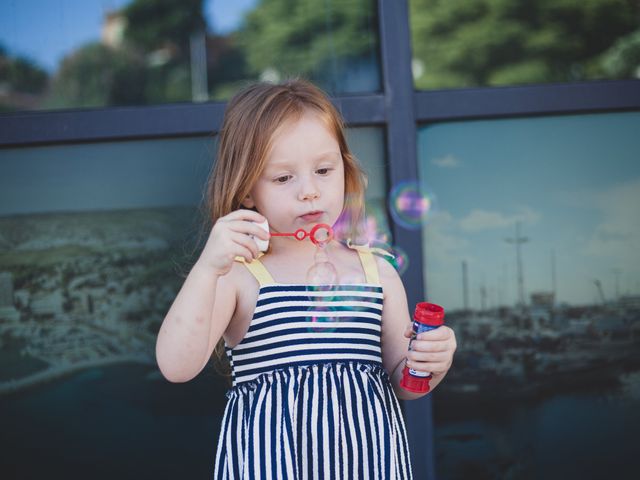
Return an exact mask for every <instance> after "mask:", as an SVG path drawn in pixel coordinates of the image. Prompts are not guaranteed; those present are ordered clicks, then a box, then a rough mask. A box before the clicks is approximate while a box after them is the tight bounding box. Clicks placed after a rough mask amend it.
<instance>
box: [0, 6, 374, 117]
mask: <svg viewBox="0 0 640 480" xmlns="http://www.w3.org/2000/svg"><path fill="white" fill-rule="evenodd" d="M378 69H379V62H378V39H377V19H376V2H375V0H346V1H337V0H327V1H324V2H317V1H313V0H300V1H296V2H289V1H287V0H238V1H230V2H227V1H224V2H222V1H217V0H187V1H185V0H113V1H109V2H104V1H102V0H87V1H83V2H74V1H71V0H56V1H45V0H26V1H24V2H2V3H0V110H4V111H16V110H30V109H61V108H75V107H103V106H110V105H149V104H160V103H170V102H191V101H193V102H202V101H207V100H216V101H224V100H226V99H228V98H230V97H231V95H232V94H233V93H234V92H235V91H236V90H237V89H238V88H239V87H240V86H241V85H242V84H243V82H246V81H252V80H259V79H261V80H274V81H277V80H280V79H282V78H284V77H286V76H290V75H298V74H299V75H303V76H305V77H307V78H309V79H311V80H312V81H314V82H316V83H317V84H318V85H319V86H321V87H322V88H324V89H325V90H327V91H328V92H329V93H330V94H331V95H340V94H345V93H355V92H373V91H378V90H380V75H379V72H378Z"/></svg>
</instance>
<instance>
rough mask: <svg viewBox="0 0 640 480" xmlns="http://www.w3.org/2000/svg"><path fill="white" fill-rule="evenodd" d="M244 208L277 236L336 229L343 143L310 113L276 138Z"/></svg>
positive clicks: (341, 191)
mask: <svg viewBox="0 0 640 480" xmlns="http://www.w3.org/2000/svg"><path fill="white" fill-rule="evenodd" d="M243 205H244V206H245V207H247V208H253V207H256V210H258V212H259V213H260V214H262V215H264V216H265V217H266V218H267V220H269V227H270V229H271V231H273V232H295V231H296V230H297V229H299V228H304V229H305V230H307V231H309V230H310V229H311V228H312V227H313V225H316V224H318V223H327V224H329V225H332V226H333V224H334V223H335V222H336V220H337V219H338V217H339V216H340V213H341V212H342V208H343V205H344V165H343V161H342V155H341V154H340V147H339V145H338V142H337V141H336V139H335V138H334V136H333V135H332V133H331V132H330V131H329V130H328V129H327V127H326V126H325V124H324V123H323V122H322V120H321V119H320V118H319V117H318V116H317V115H316V114H315V113H313V112H310V111H307V112H305V113H304V114H303V115H302V116H301V117H300V119H299V120H297V121H289V122H287V123H286V124H284V125H283V127H282V128H281V129H279V130H278V131H277V132H276V134H275V135H274V138H273V143H272V149H271V151H270V152H269V154H268V156H267V159H266V164H265V168H264V170H263V172H262V175H260V177H259V178H258V180H257V181H256V183H255V185H254V186H253V188H252V190H251V192H250V194H249V195H248V196H247V198H246V199H245V201H244V202H243ZM315 212H318V213H317V214H316V215H307V214H310V213H315ZM305 215H307V216H305ZM285 238H286V237H285Z"/></svg>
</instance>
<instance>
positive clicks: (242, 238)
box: [198, 209, 270, 276]
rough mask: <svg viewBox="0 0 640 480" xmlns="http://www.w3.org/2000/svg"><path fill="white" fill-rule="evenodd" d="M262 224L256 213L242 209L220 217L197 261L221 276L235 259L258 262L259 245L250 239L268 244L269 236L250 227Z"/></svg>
mask: <svg viewBox="0 0 640 480" xmlns="http://www.w3.org/2000/svg"><path fill="white" fill-rule="evenodd" d="M265 220H266V219H265V218H264V217H263V216H262V215H260V214H259V213H258V212H254V211H253V210H245V209H239V210H235V211H233V212H231V213H230V214H228V215H225V216H224V217H220V218H219V219H218V221H217V222H216V223H215V224H214V225H213V228H212V229H211V233H210V234H209V239H208V240H207V243H206V245H205V246H204V249H203V250H202V253H201V254H200V259H199V260H198V261H199V262H200V261H201V262H202V263H203V264H204V265H206V266H207V267H208V268H211V269H213V270H214V272H215V273H216V274H217V275H218V276H222V275H226V274H227V273H229V271H230V270H231V266H232V265H233V262H234V260H235V258H236V257H237V256H240V257H244V258H245V259H246V260H247V262H251V261H252V260H253V259H254V258H258V252H259V250H258V245H257V244H256V241H255V240H254V239H253V238H251V237H250V236H249V235H254V236H255V237H257V238H262V239H264V240H269V238H270V235H269V233H268V232H265V231H264V230H263V229H262V228H260V227H259V226H258V225H256V224H255V223H253V222H257V223H262V222H264V221H265Z"/></svg>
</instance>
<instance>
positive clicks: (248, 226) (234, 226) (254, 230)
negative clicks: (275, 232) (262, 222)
mask: <svg viewBox="0 0 640 480" xmlns="http://www.w3.org/2000/svg"><path fill="white" fill-rule="evenodd" d="M229 228H230V229H231V230H232V231H234V232H238V233H243V234H245V235H253V236H255V237H258V238H261V239H262V240H269V238H271V235H269V233H268V232H266V231H265V230H264V229H263V228H262V227H259V226H258V225H256V224H255V223H253V222H247V221H245V220H237V221H235V220H234V221H232V222H229Z"/></svg>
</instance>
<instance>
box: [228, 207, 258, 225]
mask: <svg viewBox="0 0 640 480" xmlns="http://www.w3.org/2000/svg"><path fill="white" fill-rule="evenodd" d="M222 219H224V220H225V221H232V220H248V221H249V222H258V223H262V222H264V221H265V220H266V218H264V216H263V215H260V214H259V213H258V212H255V211H253V210H247V209H244V208H240V209H238V210H234V211H233V212H231V213H229V214H228V215H225V216H224V217H222V218H221V219H220V220H222Z"/></svg>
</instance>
